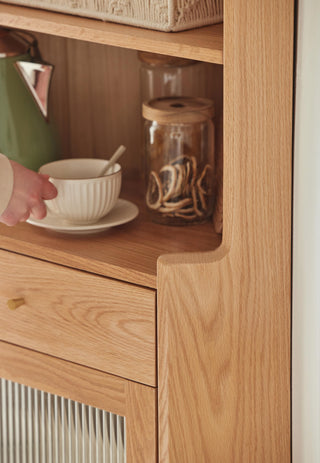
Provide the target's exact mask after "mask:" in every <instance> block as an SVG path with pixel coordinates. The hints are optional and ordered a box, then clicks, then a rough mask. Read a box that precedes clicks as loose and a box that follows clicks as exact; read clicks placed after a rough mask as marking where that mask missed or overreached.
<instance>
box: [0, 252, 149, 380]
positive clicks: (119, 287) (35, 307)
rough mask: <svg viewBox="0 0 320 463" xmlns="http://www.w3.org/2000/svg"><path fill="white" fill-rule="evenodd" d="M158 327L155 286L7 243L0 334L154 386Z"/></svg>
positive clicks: (0, 283)
mask: <svg viewBox="0 0 320 463" xmlns="http://www.w3.org/2000/svg"><path fill="white" fill-rule="evenodd" d="M13 299H14V300H16V299H21V301H20V302H21V303H22V304H21V305H20V306H19V307H17V308H15V309H14V310H10V309H9V308H8V301H12V300H13ZM9 305H10V304H9ZM155 332H156V327H155V291H154V290H150V289H145V288H141V287H137V286H134V285H130V284H128V283H123V282H120V281H116V280H110V279H108V278H105V277H101V276H97V275H92V274H88V273H85V272H82V271H78V270H74V269H69V268H65V267H62V266H59V265H56V264H51V263H48V262H43V261H40V260H37V259H33V258H30V257H25V256H21V255H18V254H14V253H11V252H7V251H1V250H0V339H2V340H4V341H7V342H11V343H14V344H17V345H20V346H24V347H27V348H30V349H33V350H36V351H39V352H43V353H47V354H50V355H53V356H56V357H59V358H63V359H65V360H69V361H72V362H75V363H78V364H81V365H87V366H89V367H92V368H96V369H98V370H102V371H105V372H108V373H111V374H114V375H117V376H121V377H124V378H128V379H131V380H134V381H138V382H142V383H145V384H148V385H151V386H155V385H156V344H155V341H156V339H155Z"/></svg>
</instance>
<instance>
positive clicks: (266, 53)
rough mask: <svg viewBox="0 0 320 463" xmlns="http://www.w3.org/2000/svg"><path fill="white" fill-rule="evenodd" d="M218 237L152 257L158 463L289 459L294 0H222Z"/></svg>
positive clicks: (266, 462) (265, 462)
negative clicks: (203, 246)
mask: <svg viewBox="0 0 320 463" xmlns="http://www.w3.org/2000/svg"><path fill="white" fill-rule="evenodd" d="M224 11H225V22H224V31H225V44H224V53H225V64H224V179H223V185H224V187H223V207H224V210H223V218H224V223H223V227H224V228H223V241H222V245H221V247H220V248H219V249H218V250H217V251H215V252H213V253H205V256H204V255H201V254H181V255H176V256H172V255H171V256H166V257H161V258H160V259H159V265H158V270H159V275H158V340H159V341H158V342H159V376H158V377H159V423H160V427H159V442H160V444H159V445H160V462H166V463H168V462H170V463H174V462H176V461H183V462H184V463H189V462H190V463H193V462H195V461H197V462H208V461H212V462H223V463H243V462H246V463H247V462H248V463H256V462H259V463H270V462H273V463H275V462H276V463H289V462H290V285H291V275H290V274H291V173H292V147H291V138H292V92H293V87H292V69H293V13H294V2H293V1H291V0H286V1H284V2H277V3H276V2H274V1H272V2H269V1H259V2H256V1H254V0H250V1H247V2H243V1H241V0H234V1H229V0H226V1H225V10H224Z"/></svg>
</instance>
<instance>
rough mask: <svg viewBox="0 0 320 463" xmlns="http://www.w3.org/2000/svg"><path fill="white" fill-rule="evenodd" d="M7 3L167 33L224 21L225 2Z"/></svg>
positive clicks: (18, 0) (74, 0) (31, 0)
mask: <svg viewBox="0 0 320 463" xmlns="http://www.w3.org/2000/svg"><path fill="white" fill-rule="evenodd" d="M7 1H8V2H9V3H14V4H19V5H25V6H30V7H35V8H43V9H46V10H55V11H59V12H63V13H70V14H75V15H79V16H87V17H90V18H97V19H102V20H103V21H111V22H117V23H122V24H129V25H132V26H140V27H144V28H148V29H156V30H160V31H165V32H170V31H181V30H186V29H193V28H196V27H201V26H205V25H209V24H214V23H219V22H222V20H223V0H7Z"/></svg>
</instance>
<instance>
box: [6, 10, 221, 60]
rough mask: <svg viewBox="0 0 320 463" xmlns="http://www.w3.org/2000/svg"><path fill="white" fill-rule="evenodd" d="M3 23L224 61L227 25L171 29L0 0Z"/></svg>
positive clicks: (129, 46) (10, 25) (19, 27)
mask: <svg viewBox="0 0 320 463" xmlns="http://www.w3.org/2000/svg"><path fill="white" fill-rule="evenodd" d="M0 25H5V26H7V27H14V28H18V29H24V30H29V31H35V32H42V33H45V34H52V35H55V36H60V37H69V38H71V39H80V40H85V41H88V42H95V43H101V44H106V45H112V46H116V47H123V48H130V49H134V50H143V51H151V52H154V53H162V54H168V55H173V56H180V57H182V58H190V59H196V60H199V61H207V62H210V63H216V64H222V63H223V25H222V24H215V25H213V26H206V27H202V28H198V29H194V30H190V31H183V32H179V33H167V32H158V31H152V30H147V29H143V28H139V27H132V26H125V25H120V24H114V23H109V22H103V21H100V20H96V19H87V18H81V17H77V16H72V15H65V14H61V13H55V12H49V11H42V10H36V9H33V8H25V7H20V6H13V5H8V4H0Z"/></svg>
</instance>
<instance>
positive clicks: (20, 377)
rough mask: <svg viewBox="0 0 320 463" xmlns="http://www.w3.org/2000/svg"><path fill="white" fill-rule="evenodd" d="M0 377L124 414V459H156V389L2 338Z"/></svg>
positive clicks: (144, 461)
mask: <svg viewBox="0 0 320 463" xmlns="http://www.w3.org/2000/svg"><path fill="white" fill-rule="evenodd" d="M0 377H1V378H5V379H8V380H11V381H15V382H17V383H19V384H24V385H27V386H30V387H33V388H36V389H39V390H42V391H45V392H49V393H51V394H56V395H58V396H61V397H65V398H67V399H71V400H74V401H77V402H80V403H85V404H87V405H91V406H93V407H97V408H100V409H102V410H106V411H109V412H112V413H116V414H118V415H122V416H125V417H126V444H127V455H126V457H127V462H128V463H137V462H141V463H151V462H154V461H156V457H155V454H156V445H157V434H156V433H157V430H156V397H157V390H156V389H154V388H152V387H149V386H144V385H141V384H137V383H132V382H130V381H126V380H124V379H121V378H118V377H116V376H112V375H108V374H105V373H102V372H100V371H97V370H93V369H90V368H86V367H83V366H80V365H74V364H72V363H70V362H65V361H63V360H60V359H57V358H54V357H50V356H48V355H44V354H41V353H38V352H32V351H30V350H28V349H23V348H21V347H18V346H14V345H12V344H7V343H4V342H0ZM142 436H143V438H142Z"/></svg>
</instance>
